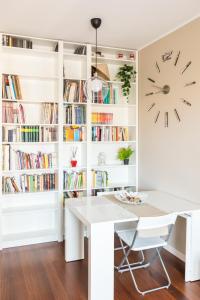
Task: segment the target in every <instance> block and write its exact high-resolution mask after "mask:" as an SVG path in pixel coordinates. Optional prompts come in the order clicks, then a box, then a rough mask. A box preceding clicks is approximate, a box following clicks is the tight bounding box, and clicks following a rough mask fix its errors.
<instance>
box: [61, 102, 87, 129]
mask: <svg viewBox="0 0 200 300" xmlns="http://www.w3.org/2000/svg"><path fill="white" fill-rule="evenodd" d="M65 114H66V124H85V123H86V113H85V106H84V105H73V106H72V105H67V106H66V108H65Z"/></svg>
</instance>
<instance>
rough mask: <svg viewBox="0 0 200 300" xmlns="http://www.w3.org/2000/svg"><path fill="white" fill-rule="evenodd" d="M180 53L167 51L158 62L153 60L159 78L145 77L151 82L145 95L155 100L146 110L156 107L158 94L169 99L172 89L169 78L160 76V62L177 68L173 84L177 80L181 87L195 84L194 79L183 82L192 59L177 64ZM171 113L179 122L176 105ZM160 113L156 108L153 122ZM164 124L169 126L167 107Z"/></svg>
mask: <svg viewBox="0 0 200 300" xmlns="http://www.w3.org/2000/svg"><path fill="white" fill-rule="evenodd" d="M180 55H181V52H180V51H178V52H176V53H175V55H174V51H168V52H166V53H164V54H163V55H161V60H160V61H159V63H158V61H156V62H155V71H156V72H157V75H159V76H160V78H159V77H158V76H156V78H159V79H155V78H150V77H148V78H147V80H148V81H149V82H150V83H151V89H152V90H151V91H149V92H147V93H146V94H145V96H146V97H149V98H150V99H153V101H155V102H152V103H151V105H150V106H149V108H148V109H147V111H148V112H149V111H151V110H152V109H155V108H156V106H157V101H156V100H157V99H158V97H159V94H160V95H162V99H163V100H165V99H169V96H170V93H172V91H173V89H174V84H173V83H172V82H171V83H169V82H170V78H168V79H167V78H166V76H163V78H162V73H164V68H162V65H161V64H163V63H165V64H166V63H167V64H170V65H171V66H172V67H173V68H175V69H177V75H178V77H177V79H176V82H175V85H176V83H177V82H178V80H180V81H181V84H182V87H183V88H187V87H189V86H193V85H195V84H196V81H189V82H185V79H184V80H183V77H184V75H185V73H186V72H187V70H188V69H189V68H190V67H191V64H192V61H191V60H190V61H188V62H187V63H185V64H184V65H183V66H179V65H180V63H179V59H180ZM171 98H172V96H171ZM178 100H179V101H181V102H182V104H183V105H186V106H188V107H191V106H192V104H191V103H190V102H189V101H188V100H187V99H185V98H179V99H178ZM173 114H174V117H175V118H176V119H177V121H178V122H180V121H181V117H180V114H179V112H178V109H177V107H173ZM160 115H161V111H160V110H159V109H158V110H157V111H156V113H155V115H154V123H157V122H158V120H159V119H160ZM164 126H165V127H168V126H169V111H167V109H166V111H164Z"/></svg>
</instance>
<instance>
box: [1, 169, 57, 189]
mask: <svg viewBox="0 0 200 300" xmlns="http://www.w3.org/2000/svg"><path fill="white" fill-rule="evenodd" d="M56 188H57V174H54V173H44V174H35V175H27V174H23V175H20V176H19V178H18V179H16V178H15V177H3V178H2V191H3V193H19V192H22V193H25V192H44V191H49V190H55V189H56Z"/></svg>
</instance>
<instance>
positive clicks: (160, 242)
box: [117, 229, 167, 251]
mask: <svg viewBox="0 0 200 300" xmlns="http://www.w3.org/2000/svg"><path fill="white" fill-rule="evenodd" d="M117 234H118V236H119V237H120V238H121V239H122V241H123V242H124V243H126V244H127V245H128V246H129V247H130V246H131V244H132V241H133V237H134V234H135V230H134V229H131V230H121V231H120V230H119V231H117ZM165 245H167V243H166V241H165V240H164V239H163V238H161V237H159V236H156V237H145V238H144V237H140V236H137V238H136V240H135V242H134V245H133V247H132V250H133V251H139V250H145V249H152V248H156V247H163V246H165Z"/></svg>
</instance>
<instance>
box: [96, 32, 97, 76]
mask: <svg viewBox="0 0 200 300" xmlns="http://www.w3.org/2000/svg"><path fill="white" fill-rule="evenodd" d="M96 72H97V28H96Z"/></svg>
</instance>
